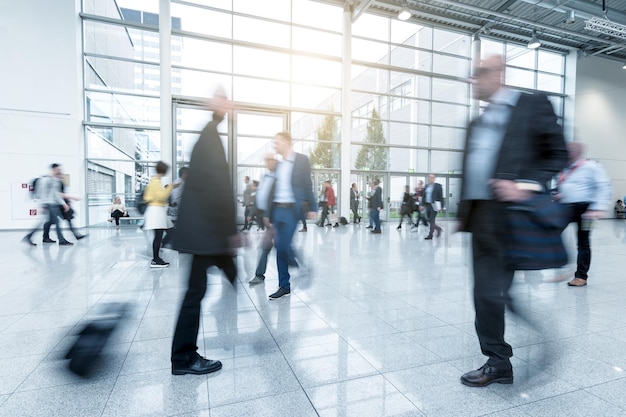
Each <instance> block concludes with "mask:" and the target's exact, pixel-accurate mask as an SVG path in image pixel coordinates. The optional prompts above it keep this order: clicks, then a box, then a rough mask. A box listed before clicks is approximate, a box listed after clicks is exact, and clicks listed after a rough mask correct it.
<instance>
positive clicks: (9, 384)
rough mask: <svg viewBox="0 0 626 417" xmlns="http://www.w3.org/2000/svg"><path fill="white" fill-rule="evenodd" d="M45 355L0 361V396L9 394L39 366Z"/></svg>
mask: <svg viewBox="0 0 626 417" xmlns="http://www.w3.org/2000/svg"><path fill="white" fill-rule="evenodd" d="M44 358H45V355H32V356H22V357H20V358H17V359H16V358H9V359H0V369H2V374H1V375H0V394H11V393H12V392H14V391H15V390H16V388H17V387H18V386H20V384H22V383H23V382H24V380H25V379H26V378H27V377H28V376H29V375H30V374H31V373H32V372H33V371H34V370H35V369H36V368H37V367H38V366H39V364H40V363H41V361H42V360H43V359H44Z"/></svg>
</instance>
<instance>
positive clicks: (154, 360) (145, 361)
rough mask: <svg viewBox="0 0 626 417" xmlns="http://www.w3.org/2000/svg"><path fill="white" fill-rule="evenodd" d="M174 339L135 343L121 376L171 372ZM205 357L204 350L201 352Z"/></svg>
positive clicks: (123, 366) (167, 338)
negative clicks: (163, 370)
mask: <svg viewBox="0 0 626 417" xmlns="http://www.w3.org/2000/svg"><path fill="white" fill-rule="evenodd" d="M171 353H172V338H171V337H166V338H162V339H150V340H141V341H136V342H133V343H132V344H131V346H130V349H129V351H128V355H127V356H126V360H125V361H124V365H122V369H121V371H120V374H121V375H129V374H136V373H139V372H149V371H157V370H162V369H166V370H170V369H171V361H170V357H171ZM199 353H200V354H201V355H203V356H204V354H203V353H204V352H203V350H202V348H201V349H200V352H199Z"/></svg>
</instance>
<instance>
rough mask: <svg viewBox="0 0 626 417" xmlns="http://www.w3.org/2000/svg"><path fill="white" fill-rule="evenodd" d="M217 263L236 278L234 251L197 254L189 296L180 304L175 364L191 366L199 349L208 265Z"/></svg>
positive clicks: (173, 345)
mask: <svg viewBox="0 0 626 417" xmlns="http://www.w3.org/2000/svg"><path fill="white" fill-rule="evenodd" d="M211 266H217V267H218V268H220V269H221V270H223V271H224V274H226V277H227V278H228V279H229V280H230V281H231V282H234V281H235V279H236V278H237V269H236V267H235V262H234V260H233V257H232V256H230V255H215V256H204V255H194V256H193V260H192V262H191V272H190V273H189V284H188V286H187V292H186V293H185V298H184V299H183V303H182V305H181V306H180V313H179V314H178V322H177V323H176V330H175V331H174V339H173V341H172V358H171V359H172V364H174V365H178V366H187V365H188V364H189V362H190V361H192V360H193V359H194V357H195V355H196V351H197V350H198V346H197V342H198V329H199V327H200V309H201V304H202V299H203V298H204V294H205V293H206V288H207V275H206V272H207V269H208V268H209V267H211Z"/></svg>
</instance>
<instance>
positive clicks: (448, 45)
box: [433, 28, 471, 56]
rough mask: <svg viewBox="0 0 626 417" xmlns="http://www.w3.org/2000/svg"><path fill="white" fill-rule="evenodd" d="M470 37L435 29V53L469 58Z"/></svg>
mask: <svg viewBox="0 0 626 417" xmlns="http://www.w3.org/2000/svg"><path fill="white" fill-rule="evenodd" d="M470 44H471V42H470V37H469V36H468V35H465V34H461V33H456V32H450V31H448V30H444V29H437V28H435V29H433V51H437V52H446V53H449V54H455V55H462V56H468V55H469V50H470Z"/></svg>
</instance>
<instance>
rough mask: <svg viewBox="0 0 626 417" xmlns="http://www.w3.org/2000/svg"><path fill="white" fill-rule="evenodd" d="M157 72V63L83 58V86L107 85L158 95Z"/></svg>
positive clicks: (131, 91) (123, 90)
mask: <svg viewBox="0 0 626 417" xmlns="http://www.w3.org/2000/svg"><path fill="white" fill-rule="evenodd" d="M159 74H160V70H159V66H158V65H153V64H139V63H135V62H126V61H117V60H114V59H106V58H94V57H86V58H85V88H97V87H107V89H109V88H110V89H113V90H116V91H121V92H129V93H147V94H152V95H158V94H159V92H160V78H159Z"/></svg>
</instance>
